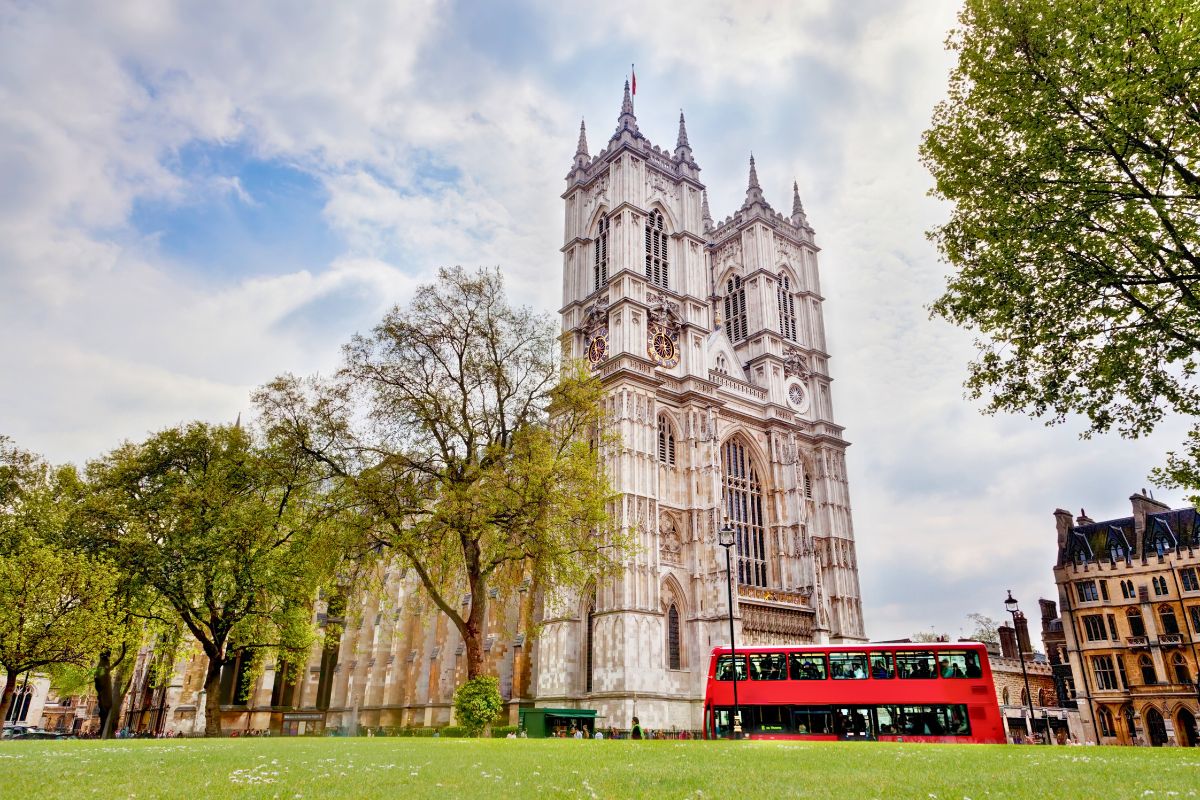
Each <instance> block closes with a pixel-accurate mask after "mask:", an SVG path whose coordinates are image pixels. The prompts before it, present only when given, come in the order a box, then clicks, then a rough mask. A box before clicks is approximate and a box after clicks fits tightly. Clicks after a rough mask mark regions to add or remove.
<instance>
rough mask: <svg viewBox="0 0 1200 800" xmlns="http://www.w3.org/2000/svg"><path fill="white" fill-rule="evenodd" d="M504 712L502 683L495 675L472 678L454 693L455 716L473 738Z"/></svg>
mask: <svg viewBox="0 0 1200 800" xmlns="http://www.w3.org/2000/svg"><path fill="white" fill-rule="evenodd" d="M503 710H504V699H503V698H502V697H501V696H500V681H499V679H497V678H496V676H495V675H480V676H478V677H475V678H472V679H471V680H468V681H467V682H466V683H464V684H463V685H462V686H460V687H458V689H456V690H455V692H454V716H455V718H456V719H457V720H458V722H459V724H461V725H462V726H463V727H464V728H466V729H467V732H468V733H470V734H471V735H472V736H478V735H479V733H480V732H481V731H482V730H484V729H485V728H487V727H488V726H489V725H491V724H492V722H494V721H495V719H496V716H497V715H498V714H499V713H500V712H501V711H503Z"/></svg>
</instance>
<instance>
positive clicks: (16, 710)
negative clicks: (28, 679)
mask: <svg viewBox="0 0 1200 800" xmlns="http://www.w3.org/2000/svg"><path fill="white" fill-rule="evenodd" d="M31 702H33V689H31V688H30V687H28V686H25V687H22V688H20V689H17V690H16V691H15V692H13V695H12V702H11V703H10V704H9V706H8V713H7V714H5V715H4V721H5V722H25V721H26V718H27V717H28V716H29V704H30V703H31Z"/></svg>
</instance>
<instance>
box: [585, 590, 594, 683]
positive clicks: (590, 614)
mask: <svg viewBox="0 0 1200 800" xmlns="http://www.w3.org/2000/svg"><path fill="white" fill-rule="evenodd" d="M595 632H596V603H595V601H592V602H591V603H589V604H588V610H587V633H586V635H587V642H586V646H587V652H586V654H585V658H586V659H587V664H586V667H587V669H586V670H585V673H584V674H585V675H586V676H587V688H586V689H585V691H587V692H591V691H592V670H593V666H594V661H593V658H592V656H593V654H594V652H595V638H594V636H595Z"/></svg>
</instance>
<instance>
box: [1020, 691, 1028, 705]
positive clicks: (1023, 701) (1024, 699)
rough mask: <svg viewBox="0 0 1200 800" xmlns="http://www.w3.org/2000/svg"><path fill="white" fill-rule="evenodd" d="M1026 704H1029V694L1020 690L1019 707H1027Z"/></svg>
mask: <svg viewBox="0 0 1200 800" xmlns="http://www.w3.org/2000/svg"><path fill="white" fill-rule="evenodd" d="M1028 704H1029V692H1027V691H1025V690H1024V689H1022V690H1021V705H1023V706H1024V705H1028Z"/></svg>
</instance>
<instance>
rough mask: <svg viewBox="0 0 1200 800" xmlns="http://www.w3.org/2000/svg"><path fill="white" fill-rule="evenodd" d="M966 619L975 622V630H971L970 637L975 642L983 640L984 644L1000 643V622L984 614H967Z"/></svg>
mask: <svg viewBox="0 0 1200 800" xmlns="http://www.w3.org/2000/svg"><path fill="white" fill-rule="evenodd" d="M967 619H969V620H971V622H974V623H975V630H973V631H971V639H972V640H973V641H976V642H984V643H985V644H999V643H1000V633H999V628H1000V623H999V622H997V621H996V620H994V619H992V618H991V617H989V616H987V615H986V614H979V613H975V614H967Z"/></svg>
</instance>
